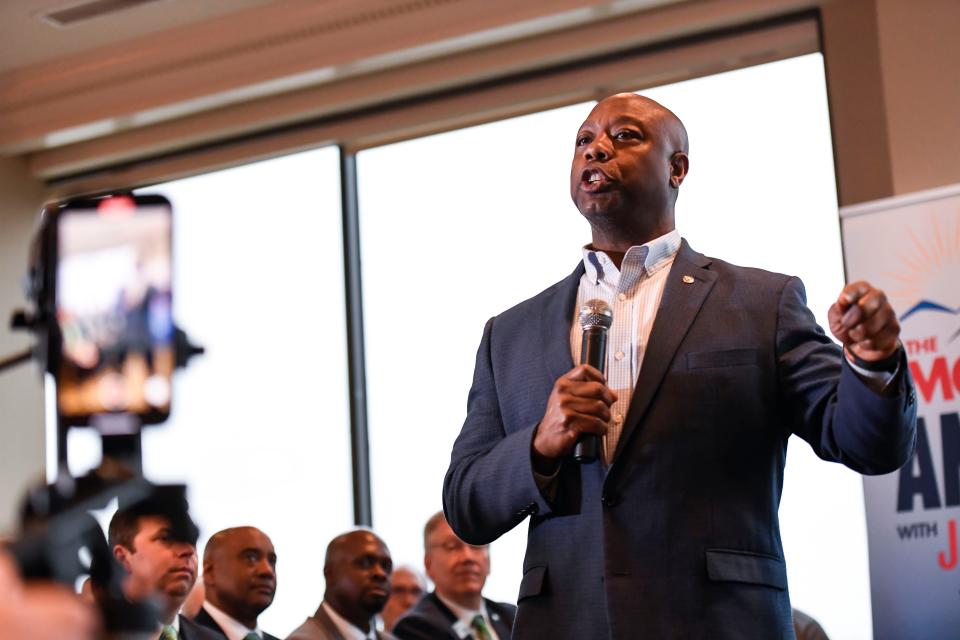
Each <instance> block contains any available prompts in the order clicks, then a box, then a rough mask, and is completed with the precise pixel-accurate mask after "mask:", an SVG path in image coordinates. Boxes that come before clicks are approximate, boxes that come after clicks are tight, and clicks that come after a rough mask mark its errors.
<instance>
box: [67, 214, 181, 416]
mask: <svg viewBox="0 0 960 640" xmlns="http://www.w3.org/2000/svg"><path fill="white" fill-rule="evenodd" d="M171 230H172V210H171V207H170V203H169V201H167V200H166V198H163V197H160V196H137V197H133V196H112V197H109V198H103V199H99V200H83V201H74V202H70V203H67V204H66V205H65V206H63V207H62V208H61V209H60V210H59V212H58V214H57V266H56V318H57V325H58V328H59V333H60V336H61V349H60V359H59V366H58V371H57V374H58V375H57V408H58V411H59V413H60V416H61V418H62V419H63V420H64V421H65V422H67V423H70V424H89V422H88V419H89V418H90V417H91V416H94V415H99V414H109V413H128V414H137V415H139V416H140V418H141V421H142V422H144V423H154V422H160V421H162V420H164V419H166V417H167V416H168V415H169V413H170V402H171V391H172V381H173V369H174V364H175V362H174V360H175V356H174V324H173V295H172V293H173V291H172V266H173V265H172V251H171V237H172V234H171Z"/></svg>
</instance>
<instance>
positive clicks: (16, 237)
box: [0, 158, 44, 534]
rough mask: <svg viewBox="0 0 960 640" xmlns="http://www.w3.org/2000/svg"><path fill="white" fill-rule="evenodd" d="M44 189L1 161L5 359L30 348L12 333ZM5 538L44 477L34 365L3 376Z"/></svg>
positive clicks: (0, 420) (0, 338)
mask: <svg viewBox="0 0 960 640" xmlns="http://www.w3.org/2000/svg"><path fill="white" fill-rule="evenodd" d="M42 203H43V186H42V185H41V184H40V183H39V182H37V181H36V180H34V179H32V178H30V177H29V175H28V174H27V171H26V168H25V163H24V162H23V161H22V160H19V159H10V158H0V357H3V356H6V355H9V354H12V353H14V352H17V351H21V350H23V349H25V348H26V347H28V346H30V344H31V339H30V337H29V336H28V334H26V333H23V332H16V333H14V332H12V331H11V330H10V329H9V328H8V326H9V314H10V311H11V310H13V309H15V308H21V307H24V306H25V304H26V298H25V297H24V294H23V288H22V286H21V283H22V281H23V275H24V274H25V273H26V269H27V251H28V248H29V243H30V238H31V234H32V230H33V225H34V221H35V219H36V214H37V212H38V211H39V209H40V205H41V204H42ZM0 434H2V436H0V437H2V438H3V444H2V446H0V451H2V453H0V534H3V533H10V532H11V531H12V529H13V527H14V522H15V517H14V516H15V512H16V508H17V505H18V503H19V501H20V498H21V497H22V495H23V492H24V490H25V489H26V488H27V486H29V484H30V483H31V482H34V481H39V480H42V479H43V464H44V422H43V390H42V386H41V377H40V374H39V373H38V368H37V367H36V366H34V364H33V363H26V364H21V365H19V366H18V367H17V368H15V369H8V370H7V371H5V372H0Z"/></svg>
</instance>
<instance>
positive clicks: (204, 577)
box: [200, 561, 215, 587]
mask: <svg viewBox="0 0 960 640" xmlns="http://www.w3.org/2000/svg"><path fill="white" fill-rule="evenodd" d="M214 572H215V569H214V565H213V562H212V561H208V562H204V563H203V573H201V574H200V580H201V581H202V582H203V586H204V587H206V586H207V585H208V584H213V574H214Z"/></svg>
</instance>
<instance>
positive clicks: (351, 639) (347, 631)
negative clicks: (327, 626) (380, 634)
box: [320, 600, 377, 640]
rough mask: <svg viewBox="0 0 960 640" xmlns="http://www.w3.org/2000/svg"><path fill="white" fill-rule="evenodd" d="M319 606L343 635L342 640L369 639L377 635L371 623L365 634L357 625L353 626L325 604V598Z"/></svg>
mask: <svg viewBox="0 0 960 640" xmlns="http://www.w3.org/2000/svg"><path fill="white" fill-rule="evenodd" d="M320 606H321V607H323V610H324V611H326V612H327V615H328V616H330V620H331V621H332V622H333V624H334V626H335V627H336V628H337V631H339V632H340V635H342V636H343V637H344V640H371V639H374V638H376V637H377V636H376V630H375V629H374V626H373V625H372V624H371V625H370V632H369V633H366V634H365V633H364V632H363V631H361V630H360V629H359V628H358V627H355V626H354V625H353V624H352V623H350V622H348V621H347V619H346V618H344V617H343V616H341V615H340V614H339V613H337V612H336V610H334V608H333V607H331V606H330V605H329V604H327V601H326V600H324V601H323V602H321V603H320Z"/></svg>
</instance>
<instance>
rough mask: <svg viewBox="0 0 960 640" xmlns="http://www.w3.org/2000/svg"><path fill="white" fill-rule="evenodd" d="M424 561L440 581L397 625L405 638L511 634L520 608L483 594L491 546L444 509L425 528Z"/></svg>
mask: <svg viewBox="0 0 960 640" xmlns="http://www.w3.org/2000/svg"><path fill="white" fill-rule="evenodd" d="M423 546H424V558H423V563H424V567H425V568H426V570H427V575H428V576H430V579H431V580H433V584H434V586H435V587H436V589H435V590H434V592H433V593H430V594H427V595H426V596H424V597H423V598H422V599H421V600H420V602H418V603H417V604H416V605H415V606H414V607H413V608H412V609H411V610H410V611H409V612H408V613H407V614H406V615H404V616H403V617H402V618H400V621H399V622H397V624H396V626H395V627H394V628H393V634H394V635H395V636H397V638H399V639H400V640H465V639H467V638H471V639H472V640H508V639H509V638H510V631H511V628H512V627H513V619H514V617H515V616H516V613H517V608H516V607H515V606H513V605H512V604H506V603H502V602H494V601H493V600H488V599H486V598H484V597H483V595H482V593H481V592H482V591H483V585H484V584H485V583H486V581H487V576H488V575H490V549H489V547H487V546H486V545H484V546H473V545H469V544H467V543H465V542H464V541H463V540H461V539H460V538H458V537H457V536H456V534H455V533H454V532H453V530H452V529H451V528H450V525H449V524H448V523H447V519H446V518H445V517H444V516H443V512H442V511H440V512H437V513H435V514H434V515H433V516H432V517H431V518H430V519H429V520H427V524H426V526H425V527H424V529H423Z"/></svg>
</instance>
